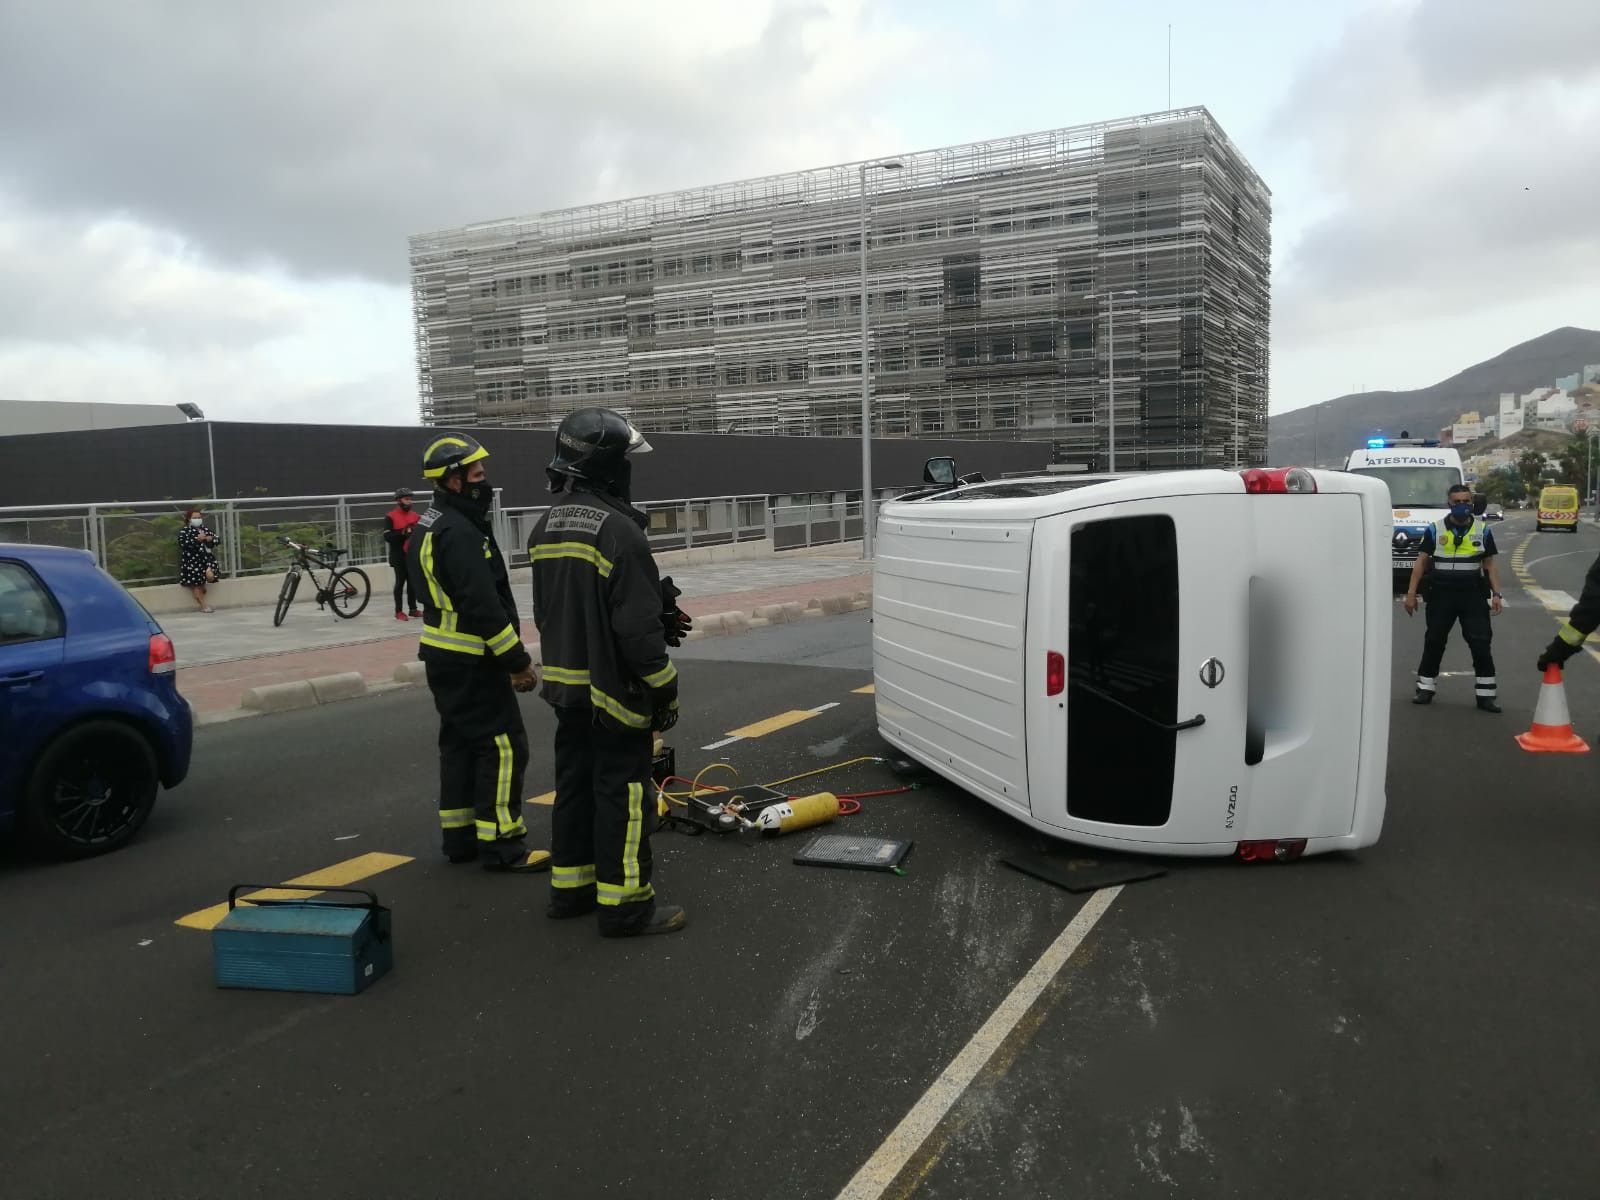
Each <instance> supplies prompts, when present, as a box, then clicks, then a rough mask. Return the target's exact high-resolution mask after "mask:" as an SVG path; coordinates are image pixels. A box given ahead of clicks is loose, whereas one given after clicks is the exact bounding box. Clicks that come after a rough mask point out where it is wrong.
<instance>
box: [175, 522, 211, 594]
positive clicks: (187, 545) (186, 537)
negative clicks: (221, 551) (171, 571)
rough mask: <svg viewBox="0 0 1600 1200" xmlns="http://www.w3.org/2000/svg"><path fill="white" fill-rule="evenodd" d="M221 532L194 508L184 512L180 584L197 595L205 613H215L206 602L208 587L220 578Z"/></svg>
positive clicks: (179, 570) (179, 534)
mask: <svg viewBox="0 0 1600 1200" xmlns="http://www.w3.org/2000/svg"><path fill="white" fill-rule="evenodd" d="M216 548H217V535H216V533H215V532H214V531H213V530H212V529H211V527H210V526H208V525H207V524H206V519H205V514H204V513H202V512H201V511H200V510H199V509H198V508H192V509H190V510H189V511H188V512H187V513H185V514H184V518H183V528H182V529H180V530H178V584H179V586H180V587H186V588H188V589H189V591H190V592H191V593H192V594H193V596H194V602H195V604H196V605H197V606H199V609H200V611H201V612H207V613H208V612H211V611H212V608H211V605H209V604H207V603H206V588H208V587H209V586H211V584H213V583H215V582H216V581H217V550H216Z"/></svg>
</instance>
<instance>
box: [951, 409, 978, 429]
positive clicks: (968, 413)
mask: <svg viewBox="0 0 1600 1200" xmlns="http://www.w3.org/2000/svg"><path fill="white" fill-rule="evenodd" d="M956 428H957V429H976V428H978V410H977V408H976V407H975V406H972V405H968V406H967V407H964V408H958V409H956Z"/></svg>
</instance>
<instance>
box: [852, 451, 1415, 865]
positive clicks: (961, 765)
mask: <svg viewBox="0 0 1600 1200" xmlns="http://www.w3.org/2000/svg"><path fill="white" fill-rule="evenodd" d="M1391 508H1392V506H1391V503H1390V498H1389V494H1388V492H1387V490H1386V489H1385V488H1384V486H1383V484H1382V483H1380V482H1378V481H1377V480H1373V479H1364V478H1361V477H1360V476H1355V475H1349V474H1344V473H1340V472H1332V471H1307V470H1303V469H1299V468H1295V469H1291V470H1287V471H1262V470H1253V471H1245V472H1228V471H1212V470H1199V471H1180V472H1171V473H1165V474H1157V475H1139V476H1123V477H1119V478H1105V477H1099V478H1095V477H1085V476H1076V477H1073V476H1051V477H1041V478H1032V479H1007V480H1002V481H999V482H996V483H978V484H972V485H967V486H959V487H953V488H950V489H948V490H945V491H942V492H936V493H934V494H931V495H926V496H923V497H921V498H918V499H908V500H899V501H891V502H889V503H887V504H885V505H884V507H883V510H882V513H881V516H880V518H879V522H878V527H877V554H876V560H875V564H874V586H873V620H874V623H873V664H874V673H875V676H876V691H877V715H878V728H879V730H880V732H881V733H882V734H883V736H884V737H885V738H886V739H887V740H888V741H889V742H890V743H892V744H893V745H894V746H896V747H898V748H899V749H900V750H902V751H904V752H905V753H906V754H907V755H909V756H910V757H912V758H914V759H916V760H917V761H919V762H921V763H923V764H925V765H926V766H928V767H930V768H932V769H933V770H934V771H936V772H938V773H939V774H940V775H943V776H944V777H945V778H947V779H949V780H951V781H952V782H954V783H957V784H959V785H960V786H961V787H963V788H965V789H967V790H968V791H970V792H972V793H974V794H975V795H977V796H980V797H982V798H983V799H984V800H987V801H988V802H989V803H990V804H992V805H994V806H995V807H997V808H999V809H1002V810H1004V811H1005V812H1008V813H1010V814H1012V815H1013V816H1015V817H1017V818H1018V819H1020V820H1022V821H1025V822H1027V823H1028V824H1029V825H1032V826H1033V827H1034V828H1036V829H1039V830H1041V831H1043V832H1045V833H1050V834H1054V835H1056V836H1058V837H1061V838H1066V839H1069V840H1071V841H1074V842H1083V843H1088V844H1090V845H1095V846H1101V847H1106V848H1112V849H1118V850H1128V851H1142V852H1154V853H1161V854H1184V855H1228V854H1236V853H1237V854H1238V855H1240V856H1241V857H1243V858H1246V859H1252V860H1255V859H1280V860H1281V859H1285V858H1294V857H1297V856H1299V855H1300V854H1315V853H1319V852H1323V851H1328V850H1349V849H1355V848H1358V847H1361V846H1370V845H1372V844H1373V843H1374V842H1376V841H1377V840H1378V835H1379V832H1380V830H1381V828H1382V825H1383V814H1384V804H1385V799H1384V773H1385V770H1386V767H1387V761H1388V734H1389V688H1390V678H1389V664H1390V630H1391V621H1392V614H1391V611H1390V610H1391V607H1392V599H1391V593H1390V586H1389V570H1390V566H1389V538H1390V526H1391V524H1392V515H1391Z"/></svg>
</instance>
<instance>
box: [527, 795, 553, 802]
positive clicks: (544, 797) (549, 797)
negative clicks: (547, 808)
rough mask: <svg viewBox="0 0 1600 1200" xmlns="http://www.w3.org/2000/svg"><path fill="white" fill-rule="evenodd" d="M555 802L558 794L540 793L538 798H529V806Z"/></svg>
mask: <svg viewBox="0 0 1600 1200" xmlns="http://www.w3.org/2000/svg"><path fill="white" fill-rule="evenodd" d="M555 802H556V794H555V793H554V792H540V793H539V794H538V795H537V796H529V797H528V803H529V804H554V803H555Z"/></svg>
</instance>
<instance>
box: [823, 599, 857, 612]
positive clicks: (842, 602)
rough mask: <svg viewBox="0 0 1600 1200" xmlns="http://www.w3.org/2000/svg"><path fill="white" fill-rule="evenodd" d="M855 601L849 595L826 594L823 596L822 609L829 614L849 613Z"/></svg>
mask: <svg viewBox="0 0 1600 1200" xmlns="http://www.w3.org/2000/svg"><path fill="white" fill-rule="evenodd" d="M854 603H855V601H854V600H853V599H852V598H851V597H849V596H824V597H823V598H822V611H823V612H825V613H827V614H828V615H829V616H837V615H838V614H840V613H847V612H849V611H850V610H851V606H852V605H853V604H854Z"/></svg>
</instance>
